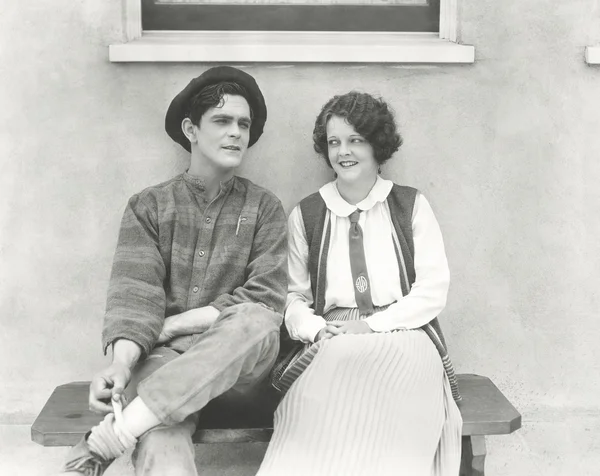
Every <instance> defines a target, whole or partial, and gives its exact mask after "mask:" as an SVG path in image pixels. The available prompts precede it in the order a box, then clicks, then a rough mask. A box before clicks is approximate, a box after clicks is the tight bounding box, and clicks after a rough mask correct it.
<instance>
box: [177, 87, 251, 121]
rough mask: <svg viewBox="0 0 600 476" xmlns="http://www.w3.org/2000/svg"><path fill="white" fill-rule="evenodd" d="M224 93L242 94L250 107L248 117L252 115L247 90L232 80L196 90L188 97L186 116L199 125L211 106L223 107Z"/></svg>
mask: <svg viewBox="0 0 600 476" xmlns="http://www.w3.org/2000/svg"><path fill="white" fill-rule="evenodd" d="M226 94H228V95H230V96H242V97H243V98H244V99H245V100H246V102H247V103H248V106H249V107H250V118H253V117H254V111H252V106H250V104H251V102H250V95H249V94H248V91H247V90H246V88H245V87H244V86H242V85H241V84H238V83H234V82H232V81H221V82H220V83H215V84H210V85H208V86H206V87H204V88H202V89H201V90H200V91H198V92H197V93H196V94H195V95H194V96H192V98H191V99H190V103H189V105H188V111H187V117H189V118H190V119H191V120H192V122H193V123H194V124H196V125H197V126H200V120H201V119H202V116H203V115H204V113H205V112H206V111H208V110H209V109H210V108H213V107H223V104H224V103H225V101H224V99H223V96H225V95H226Z"/></svg>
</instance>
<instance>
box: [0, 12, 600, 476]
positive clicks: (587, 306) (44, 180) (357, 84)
mask: <svg viewBox="0 0 600 476" xmlns="http://www.w3.org/2000/svg"><path fill="white" fill-rule="evenodd" d="M460 5H461V8H460V10H461V11H460V13H461V23H460V36H461V40H462V41H463V42H464V43H467V44H473V45H475V47H476V55H477V61H476V63H475V64H474V65H469V66H394V65H392V66H390V65H387V66H385V65H372V66H351V65H323V64H315V65H286V64H278V65H256V64H252V63H248V64H244V65H239V66H240V67H243V68H244V69H246V70H247V71H248V72H250V73H251V74H252V75H254V76H255V77H256V79H257V81H258V83H259V84H260V85H261V87H262V88H263V91H264V93H265V96H266V100H267V104H268V106H269V119H268V122H267V125H266V130H265V134H264V136H263V138H262V139H261V140H260V142H259V143H258V144H257V145H256V146H255V147H253V148H252V149H251V151H250V154H249V156H248V157H247V160H246V161H245V163H244V164H243V166H242V168H241V170H240V174H241V175H244V176H246V177H248V178H250V179H252V180H254V181H256V182H258V183H260V184H261V185H263V186H266V187H267V188H269V189H271V190H272V191H273V192H274V193H275V194H277V195H278V196H279V197H280V198H281V200H282V202H283V203H284V206H285V208H286V210H288V211H289V210H290V209H291V208H292V206H293V205H294V204H295V203H296V202H297V201H298V200H299V199H301V198H302V197H303V196H305V195H306V194H308V193H310V192H312V191H314V190H316V189H317V188H318V187H319V186H320V185H322V184H323V183H324V182H326V181H327V180H329V179H330V178H331V175H330V173H329V171H328V170H327V168H326V167H325V165H324V163H323V162H322V160H321V159H319V158H317V157H316V156H315V154H314V152H313V150H312V146H311V132H312V127H313V122H314V118H315V116H316V114H317V112H318V110H319V108H320V106H321V105H322V104H323V103H324V102H325V101H326V100H327V99H328V98H329V97H330V96H331V95H333V94H335V93H342V92H345V91H348V90H350V89H360V90H364V91H369V92H372V93H376V94H381V95H382V96H384V97H385V98H386V99H388V100H389V102H390V103H391V104H392V106H393V107H394V109H395V110H396V112H397V116H398V122H399V124H400V127H401V131H402V133H403V136H404V138H405V144H404V146H403V147H402V149H401V150H400V152H399V153H398V154H397V156H396V157H395V158H394V159H393V160H392V161H390V162H389V163H388V164H387V165H386V166H385V167H384V175H385V176H387V177H389V178H392V179H394V180H396V181H398V182H401V183H404V184H409V185H413V186H416V187H418V188H420V189H421V190H422V191H423V192H424V193H425V194H426V196H427V197H428V198H429V200H430V202H431V203H432V206H433V208H434V210H435V212H436V214H437V217H438V220H439V222H440V225H441V227H442V230H443V233H444V238H445V243H446V248H447V254H448V258H449V262H450V266H451V270H452V286H451V293H450V296H449V301H448V306H447V309H446V310H445V311H444V313H443V314H442V316H441V319H442V324H443V326H444V328H445V332H446V335H447V338H448V341H449V344H450V351H451V355H452V357H453V359H454V362H455V365H456V367H457V370H458V371H459V372H472V373H478V374H482V375H487V376H489V377H490V378H492V379H493V380H494V381H495V382H496V384H497V385H498V386H499V387H500V389H501V390H503V391H504V393H505V394H506V395H507V396H508V397H509V398H510V400H511V401H512V402H513V403H514V404H515V405H516V406H517V408H519V409H520V410H521V412H522V413H523V417H524V422H525V425H524V428H523V429H522V430H521V431H519V432H518V433H517V434H515V435H512V436H508V437H494V438H492V439H490V456H489V467H490V468H494V472H492V473H490V474H513V475H521V474H522V475H529V474H571V473H570V472H569V471H566V468H571V467H577V468H578V467H579V466H578V465H583V466H582V468H583V469H584V472H583V473H581V472H580V473H578V474H592V473H591V472H588V473H585V471H586V470H588V469H589V471H591V469H590V468H592V463H593V462H595V463H596V467H597V456H594V455H593V453H594V452H595V453H596V454H597V453H598V451H597V449H598V439H597V434H598V432H597V430H598V425H597V423H593V424H590V425H589V428H588V424H587V423H586V422H587V421H590V422H597V418H598V416H599V413H600V409H599V405H598V394H599V393H600V378H599V377H598V375H600V368H599V367H600V350H599V349H600V347H599V346H598V345H597V342H598V341H599V340H600V325H598V319H597V309H598V308H599V304H600V294H599V292H598V289H600V275H599V272H598V270H599V269H600V241H599V240H598V238H597V237H598V236H599V235H600V220H599V219H598V210H599V209H600V191H599V190H600V189H599V188H598V183H599V182H600V162H599V161H598V157H599V156H600V134H599V133H598V131H599V130H600V107H599V104H600V69H599V68H597V67H589V66H587V65H586V64H585V62H584V60H583V52H584V47H585V46H586V45H590V44H597V43H600V26H599V25H600V6H599V2H598V1H589V0H571V1H569V2H564V1H561V0H531V1H529V2H522V1H519V0H505V1H502V2H496V1H492V0H477V1H475V0H464V1H461V2H460ZM122 38H123V31H122V27H121V1H120V0H107V1H105V2H94V1H92V0H81V1H77V2H71V1H66V0H56V1H54V2H38V3H35V4H31V3H23V2H18V1H17V0H7V1H5V2H4V3H3V12H2V15H0V105H1V106H0V160H1V164H2V168H1V171H2V172H1V173H0V305H1V307H2V310H3V312H2V313H1V315H0V319H1V323H0V329H2V330H1V337H2V338H1V341H2V346H0V362H2V364H1V365H0V380H1V381H2V383H3V392H2V399H0V422H1V423H5V424H29V423H31V422H32V421H33V419H34V417H35V415H36V414H37V413H38V412H39V410H40V409H41V407H42V405H43V403H44V402H45V400H46V399H47V397H48V396H49V394H50V392H51V390H52V389H53V388H54V387H55V386H57V385H59V384H61V383H64V382H68V381H73V380H88V379H89V378H90V377H91V375H92V373H93V372H94V371H95V370H97V369H98V368H99V367H100V366H102V365H103V364H104V360H103V357H102V356H101V348H100V329H101V323H102V313H103V308H104V298H105V292H106V286H107V280H108V276H109V272H110V265H111V260H112V253H113V249H114V245H115V241H116V236H117V230H118V226H119V221H120V218H121V213H122V210H123V208H124V206H125V203H126V200H127V199H128V197H129V196H131V195H132V194H133V193H135V192H137V191H139V190H141V189H142V188H144V187H146V186H148V185H151V184H155V183H158V182H161V181H163V180H166V179H168V178H170V177H171V176H173V175H175V174H177V173H180V172H181V171H183V170H184V169H185V168H186V164H187V160H188V159H187V157H186V154H185V153H184V151H183V150H182V149H181V148H180V147H179V146H177V145H175V144H173V143H171V142H170V141H169V139H168V137H167V136H166V134H165V133H164V131H163V118H164V112H165V110H166V107H167V105H168V103H169V101H170V99H171V98H172V97H173V96H174V95H175V94H176V93H177V92H178V91H179V90H180V89H181V88H182V87H183V86H184V85H185V84H187V82H188V81H189V79H191V78H192V77H193V76H196V75H198V74H199V73H201V72H202V71H204V70H205V69H206V68H207V67H208V66H209V65H206V64H160V65H154V64H110V63H109V62H108V61H107V55H108V49H107V45H108V44H110V43H114V42H119V41H122ZM10 441H11V442H13V443H14V442H16V441H21V442H23V445H22V446H21V445H20V444H19V445H17V447H18V448H19V450H18V451H16V450H15V455H17V454H18V455H21V456H22V457H23V458H28V463H27V464H29V463H30V460H31V459H32V458H29V456H28V455H29V454H30V453H28V452H29V451H31V452H32V453H31V455H34V454H35V455H39V456H35V457H39V458H40V461H42V460H43V458H52V457H53V456H52V455H55V454H56V452H59V451H60V450H55V449H47V450H43V451H40V448H36V449H35V450H34V449H33V447H31V444H26V443H25V441H26V438H25V437H23V438H21V439H19V440H12V439H10ZM13 446H14V445H13ZM3 448H4V445H3ZM3 451H5V450H4V449H3ZM215 451H216V450H215ZM240 451H242V450H240ZM243 451H250V450H243ZM9 460H10V458H9ZM217 460H218V458H216V459H215V461H217ZM223 464H225V463H223ZM586 465H587V466H586ZM540 468H541V469H540ZM586 468H588V469H586ZM542 469H544V470H547V471H548V472H541V471H542ZM563 469H565V472H561V471H562V470H563ZM536 471H537V473H536ZM2 474H4V473H2ZM6 474H18V473H6ZM31 474H36V473H31ZM240 474H241V473H240Z"/></svg>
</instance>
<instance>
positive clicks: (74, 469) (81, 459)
mask: <svg viewBox="0 0 600 476" xmlns="http://www.w3.org/2000/svg"><path fill="white" fill-rule="evenodd" d="M87 436H88V435H85V436H84V437H83V438H82V439H81V441H80V442H79V443H77V444H76V445H75V446H73V448H71V451H69V454H68V456H67V462H66V463H65V466H64V468H63V471H62V473H61V474H83V475H84V476H102V475H103V474H104V471H106V468H108V466H109V465H110V463H112V460H111V461H106V460H105V459H103V458H101V457H100V456H98V455H97V454H95V453H92V451H91V450H90V447H89V445H88V443H87V439H86V438H87Z"/></svg>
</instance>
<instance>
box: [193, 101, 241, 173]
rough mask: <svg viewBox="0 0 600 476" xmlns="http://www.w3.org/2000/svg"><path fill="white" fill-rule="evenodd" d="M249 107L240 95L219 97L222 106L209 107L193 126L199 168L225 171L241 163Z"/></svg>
mask: <svg viewBox="0 0 600 476" xmlns="http://www.w3.org/2000/svg"><path fill="white" fill-rule="evenodd" d="M250 124H251V119H250V106H249V105H248V102H247V101H246V100H245V99H244V98H243V97H242V96H232V95H229V94H225V95H224V96H223V105H222V106H220V107H213V108H210V109H209V110H208V111H206V112H205V113H204V115H203V116H202V118H201V119H200V126H199V127H198V126H194V129H195V132H196V144H197V151H198V158H199V159H200V163H201V165H202V166H206V167H210V168H213V169H214V170H215V171H217V172H228V171H230V170H231V169H234V168H235V167H237V166H239V165H240V164H241V162H242V159H243V157H244V154H245V152H246V149H247V148H248V141H249V140H250Z"/></svg>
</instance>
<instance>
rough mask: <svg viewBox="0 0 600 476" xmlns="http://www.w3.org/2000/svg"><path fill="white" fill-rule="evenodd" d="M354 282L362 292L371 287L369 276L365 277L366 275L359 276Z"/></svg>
mask: <svg viewBox="0 0 600 476" xmlns="http://www.w3.org/2000/svg"><path fill="white" fill-rule="evenodd" d="M354 284H355V286H356V290H357V291H358V292H359V293H361V294H362V293H364V292H365V291H366V290H367V288H368V287H369V285H368V283H367V278H365V277H364V276H359V277H358V278H357V279H356V283H354Z"/></svg>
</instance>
